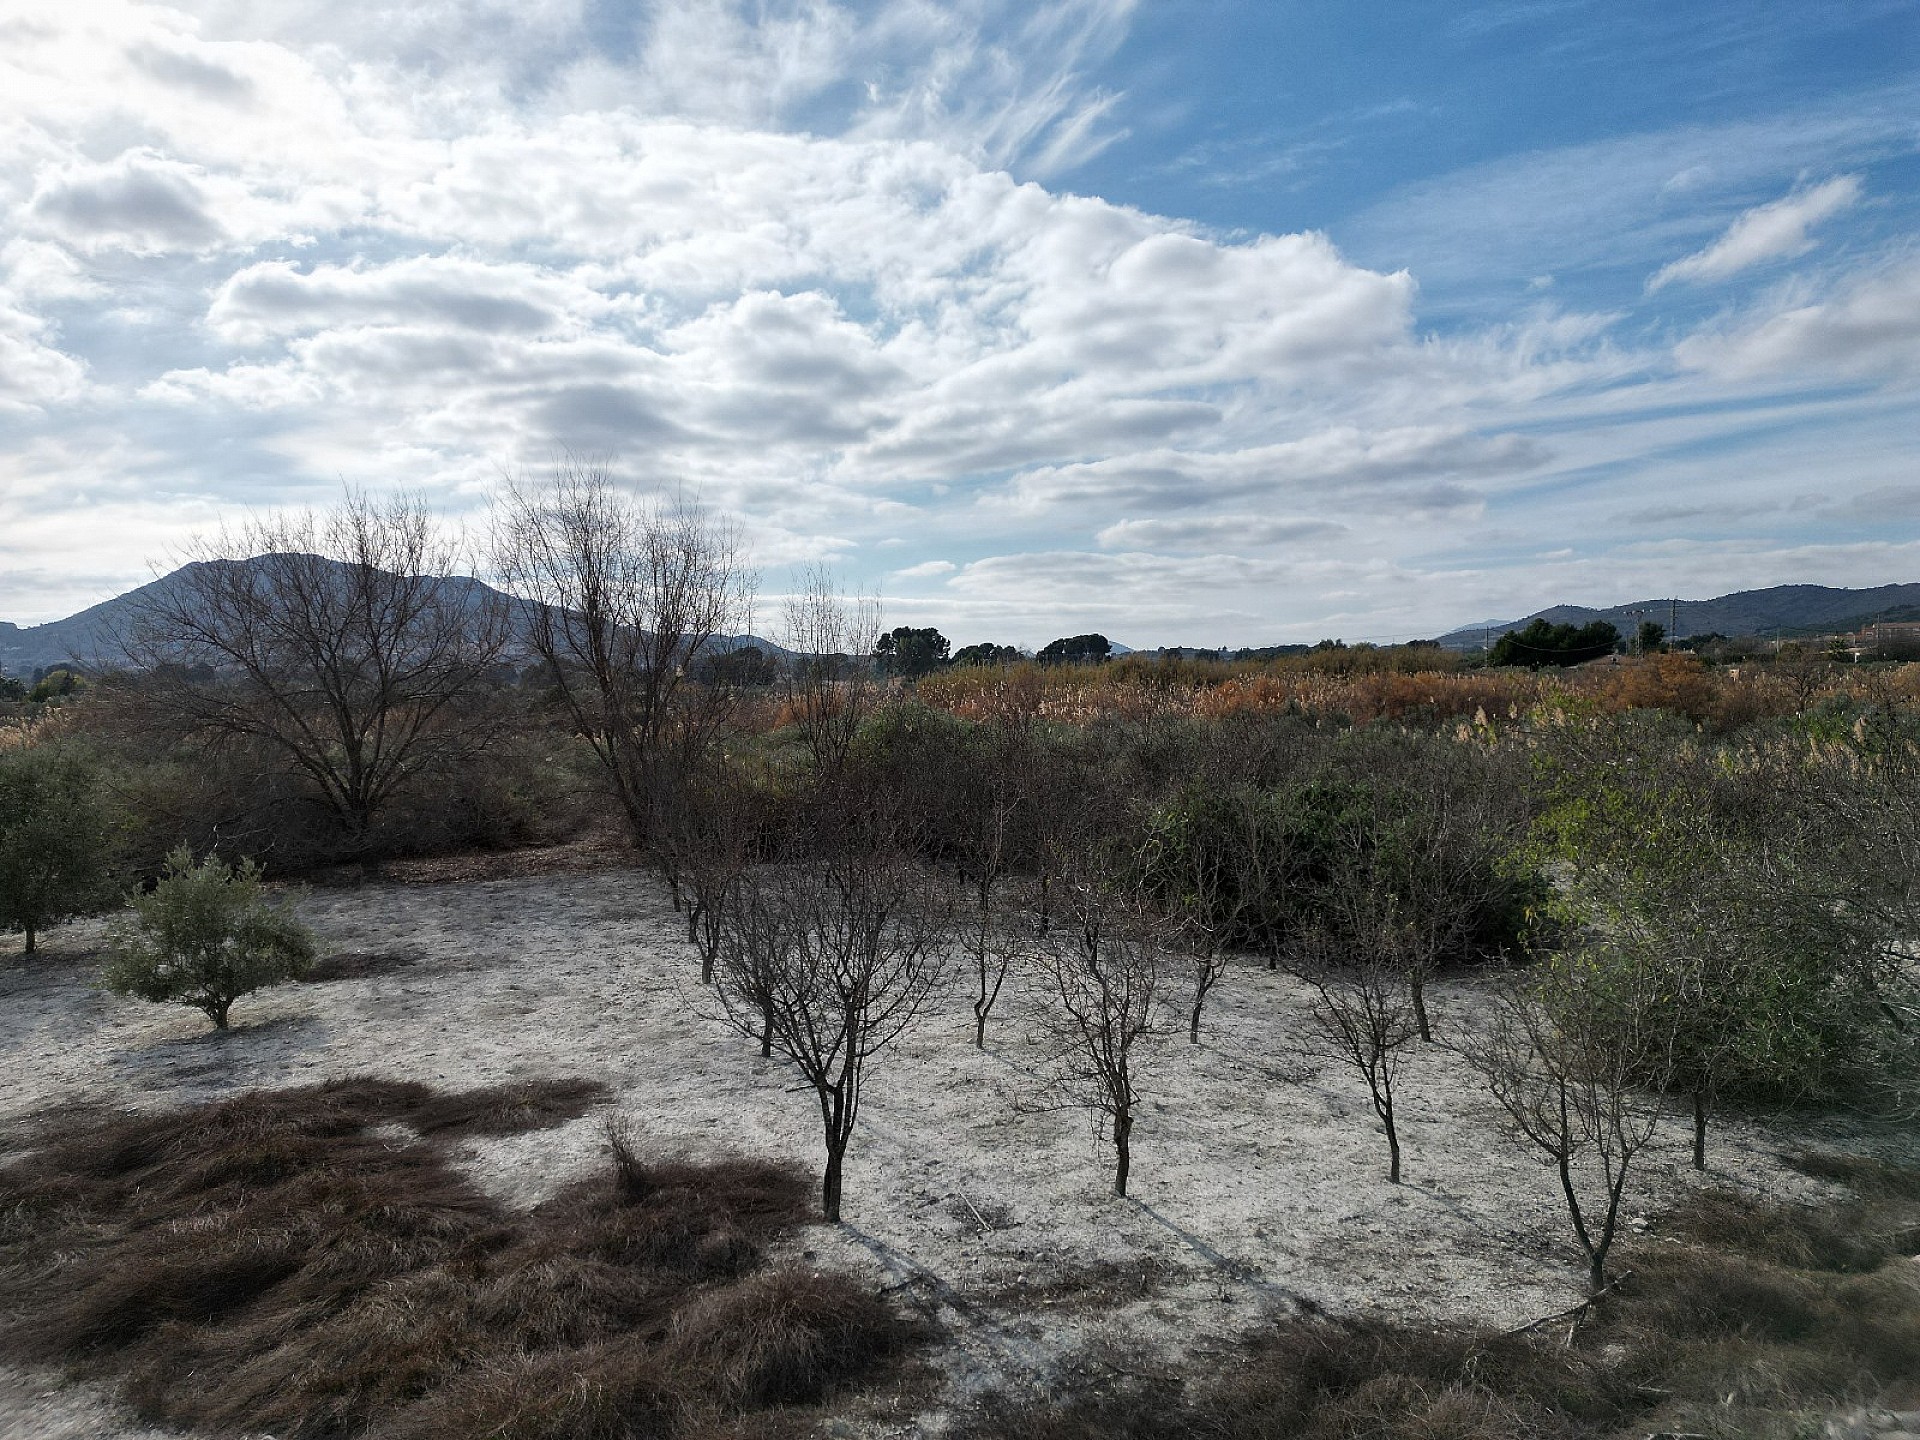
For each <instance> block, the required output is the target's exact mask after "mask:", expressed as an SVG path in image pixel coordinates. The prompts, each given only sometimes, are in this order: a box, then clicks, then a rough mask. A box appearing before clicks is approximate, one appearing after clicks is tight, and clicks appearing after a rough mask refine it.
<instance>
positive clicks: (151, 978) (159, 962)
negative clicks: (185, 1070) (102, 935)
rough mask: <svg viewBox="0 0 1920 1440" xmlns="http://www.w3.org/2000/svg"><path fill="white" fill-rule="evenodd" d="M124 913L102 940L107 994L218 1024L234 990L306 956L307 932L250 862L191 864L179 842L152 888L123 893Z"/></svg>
mask: <svg viewBox="0 0 1920 1440" xmlns="http://www.w3.org/2000/svg"><path fill="white" fill-rule="evenodd" d="M127 903H128V906H129V908H130V911H131V914H130V915H129V916H128V917H127V918H126V919H125V920H123V921H121V922H120V923H119V924H118V925H116V926H115V927H114V930H113V932H112V934H111V936H110V938H109V941H108V955H109V960H108V964H107V969H106V973H105V975H104V977H103V983H104V984H105V985H106V988H107V989H108V990H111V991H112V992H113V993H115V994H116V995H132V996H135V997H137V998H139V999H141V1000H152V1001H155V1002H159V1003H174V1004H180V1005H191V1006H192V1007H193V1008H194V1009H196V1010H199V1011H201V1012H202V1013H204V1014H205V1015H206V1017H207V1018H208V1019H209V1020H211V1021H212V1022H213V1023H214V1026H215V1028H217V1029H220V1030H225V1029H226V1028H227V1012H228V1011H229V1010H231V1009H232V1008H233V1002H234V1001H235V1000H237V999H239V998H240V997H241V996H242V995H251V994H252V993H253V992H254V991H256V990H258V989H261V988H262V987H264V986H267V985H275V984H279V983H280V982H281V981H283V980H297V979H299V978H300V977H301V976H302V975H304V974H305V973H306V972H307V969H308V968H309V967H310V966H311V965H312V963H313V952H314V944H313V936H312V934H311V932H309V931H308V930H307V928H306V927H305V926H304V925H302V924H301V923H300V922H299V921H298V920H296V919H295V918H294V917H293V915H292V913H291V912H290V910H289V908H288V907H287V906H286V905H285V904H284V903H281V904H275V903H273V902H271V901H269V900H268V899H267V898H266V896H265V894H264V893H263V892H262V889H261V883H260V867H259V866H258V865H257V864H256V863H254V862H253V861H251V860H242V861H241V862H240V863H239V865H238V866H228V865H227V864H226V863H225V862H224V861H221V860H219V859H217V858H216V857H214V856H211V855H209V856H207V857H206V858H205V859H204V860H201V861H199V862H197V863H196V862H195V860H194V858H193V855H192V853H191V852H190V851H189V850H187V848H186V847H185V846H181V847H180V848H179V849H177V850H175V851H174V852H173V853H172V854H171V855H169V856H168V857H167V867H166V871H165V873H164V874H163V875H162V876H161V877H160V881H159V883H158V884H157V885H155V886H154V888H153V889H152V890H151V891H148V892H145V893H142V892H139V891H136V892H135V893H134V894H133V895H132V896H130V897H129V898H128V901H127Z"/></svg>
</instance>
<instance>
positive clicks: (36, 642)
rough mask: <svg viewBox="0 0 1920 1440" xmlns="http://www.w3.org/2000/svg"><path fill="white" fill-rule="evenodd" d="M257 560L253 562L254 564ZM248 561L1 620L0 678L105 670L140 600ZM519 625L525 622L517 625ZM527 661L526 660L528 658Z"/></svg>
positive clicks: (486, 596) (465, 597)
mask: <svg viewBox="0 0 1920 1440" xmlns="http://www.w3.org/2000/svg"><path fill="white" fill-rule="evenodd" d="M260 558H262V557H258V556H256V557H253V559H254V560H257V559H260ZM252 563H253V560H211V561H209V560H195V561H190V562H189V563H188V564H186V565H182V566H181V567H179V569H177V570H171V571H169V572H168V573H167V574H165V575H162V576H160V577H159V578H158V579H155V580H149V581H148V582H147V583H146V584H144V585H138V586H135V587H134V588H133V589H131V590H128V591H126V592H125V593H124V594H120V595H115V596H113V597H112V598H111V599H107V600H102V601H100V602H99V603H98V604H95V605H89V606H88V607H87V608H86V609H84V610H78V611H75V612H74V613H73V614H71V615H69V616H67V617H65V618H64V619H61V620H49V621H47V622H46V623H45V624H41V625H16V624H14V623H12V622H11V621H7V620H0V674H4V675H12V676H16V677H24V676H27V675H30V674H32V673H33V672H34V671H35V670H44V669H52V668H54V667H56V666H61V665H73V666H76V667H78V668H80V669H83V670H94V669H100V668H104V667H110V666H111V665H112V664H113V662H114V661H115V660H116V659H117V657H119V656H120V655H121V654H123V653H124V651H123V649H122V647H121V644H120V641H119V636H120V635H121V634H122V633H123V631H124V629H125V627H126V626H127V624H128V622H129V621H130V620H131V619H132V617H133V616H134V614H135V613H136V612H137V610H138V607H139V606H140V604H141V603H142V601H143V599H144V598H146V597H148V596H151V595H154V594H155V593H156V592H160V591H162V590H163V589H164V588H165V587H170V586H177V585H179V584H180V583H182V582H181V577H182V576H183V575H186V574H187V573H189V572H190V571H191V570H192V569H193V568H194V567H195V566H198V565H209V564H211V565H247V564H252ZM433 578H434V579H435V580H436V582H437V583H438V584H440V585H443V586H447V587H450V588H453V589H454V590H455V591H456V592H457V593H458V595H459V597H460V599H461V602H462V603H463V604H468V605H480V604H486V603H490V602H492V603H499V604H502V605H505V606H506V607H507V610H508V612H509V613H510V614H517V615H524V614H525V613H526V612H527V611H528V610H529V609H530V608H531V607H532V605H533V602H532V601H529V600H524V599H522V598H520V597H519V596H517V595H509V594H508V593H507V592H506V591H504V590H496V589H495V588H494V587H493V586H491V585H489V584H487V583H486V581H484V580H480V579H477V578H475V577H474V576H471V575H442V576H435V577H433ZM522 623H524V622H522ZM709 645H710V647H711V648H712V649H715V650H720V651H723V652H724V651H728V650H737V649H740V648H742V647H743V646H746V645H757V646H759V647H760V648H761V649H763V650H765V651H767V652H768V653H769V654H771V655H774V656H784V655H786V654H787V653H788V652H787V651H786V650H785V649H783V648H782V647H781V646H779V645H776V644H774V643H773V642H772V641H771V640H764V639H761V638H760V637H759V636H756V635H750V634H749V635H716V636H714V637H713V639H712V640H711V641H710V642H709ZM527 658H530V657H527Z"/></svg>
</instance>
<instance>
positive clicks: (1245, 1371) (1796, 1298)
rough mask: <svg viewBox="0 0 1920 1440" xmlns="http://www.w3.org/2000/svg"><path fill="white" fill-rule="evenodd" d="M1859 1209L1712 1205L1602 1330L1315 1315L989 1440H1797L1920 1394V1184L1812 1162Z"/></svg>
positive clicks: (1001, 1413)
mask: <svg viewBox="0 0 1920 1440" xmlns="http://www.w3.org/2000/svg"><path fill="white" fill-rule="evenodd" d="M1798 1163H1800V1164H1801V1167H1802V1168H1803V1169H1807V1170H1808V1171H1809V1172H1811V1173H1818V1174H1822V1175H1824V1176H1826V1177H1827V1178H1831V1179H1836V1180H1841V1181H1843V1182H1845V1183H1847V1184H1849V1185H1851V1186H1852V1187H1853V1188H1854V1190H1855V1198H1853V1199H1851V1200H1848V1201H1846V1202H1843V1203H1841V1204H1839V1205H1836V1206H1831V1207H1825V1208H1819V1207H1810V1206H1780V1207H1776V1206H1768V1205H1763V1204H1760V1203H1758V1202H1756V1201H1753V1200H1751V1199H1749V1198H1745V1197H1741V1196H1737V1195H1732V1194H1727V1193H1709V1194H1703V1195H1700V1196H1697V1197H1694V1198H1693V1199H1691V1200H1689V1201H1688V1202H1687V1203H1685V1204H1684V1205H1682V1206H1681V1207H1679V1208H1678V1209H1677V1210H1675V1211H1674V1212H1673V1213H1671V1214H1670V1215H1668V1216H1667V1217H1665V1218H1664V1220H1663V1222H1662V1224H1661V1226H1660V1227H1659V1232H1658V1233H1657V1234H1656V1235H1654V1236H1652V1237H1649V1238H1647V1239H1645V1240H1642V1241H1640V1242H1638V1243H1636V1244H1635V1245H1634V1246H1633V1247H1631V1249H1630V1251H1629V1253H1628V1254H1627V1256H1626V1257H1625V1265H1626V1266H1627V1267H1630V1268H1631V1269H1632V1271H1633V1276H1632V1278H1631V1279H1630V1280H1629V1281H1627V1282H1626V1283H1625V1284H1623V1285H1622V1286H1621V1287H1620V1289H1619V1290H1618V1291H1617V1292H1616V1293H1614V1294H1612V1295H1609V1296H1607V1297H1605V1298H1604V1299H1603V1300H1602V1301H1601V1302H1600V1303H1599V1304H1598V1305H1597V1306H1596V1307H1595V1308H1594V1310H1593V1311H1592V1312H1591V1313H1589V1314H1588V1315H1586V1316H1584V1317H1579V1323H1578V1324H1577V1325H1576V1324H1575V1322H1574V1320H1572V1319H1568V1320H1562V1321H1560V1322H1558V1323H1557V1324H1554V1325H1550V1326H1542V1327H1540V1329H1538V1330H1537V1331H1534V1332H1531V1333H1527V1334H1522V1335H1512V1334H1505V1335H1502V1334H1490V1333H1483V1332H1472V1331H1468V1330H1463V1329H1456V1330H1430V1329H1422V1328H1418V1327H1414V1326H1407V1325H1397V1324H1392V1323H1388V1322H1384V1321H1353V1320H1332V1319H1327V1318H1321V1317H1313V1316H1307V1317H1301V1318H1298V1319H1293V1320H1288V1321H1286V1322H1283V1323H1281V1324H1279V1325H1277V1326H1276V1327H1274V1328H1273V1329H1272V1330H1270V1331H1268V1332H1267V1333H1265V1334H1263V1335H1260V1336H1257V1337H1255V1338H1254V1339H1252V1340H1251V1341H1250V1342H1248V1344H1247V1345H1246V1347H1245V1348H1244V1350H1243V1352H1242V1353H1241V1354H1240V1355H1238V1356H1237V1357H1235V1358H1234V1359H1233V1360H1232V1361H1231V1362H1229V1363H1228V1364H1226V1365H1225V1366H1224V1367H1223V1368H1222V1369H1221V1370H1220V1371H1219V1373H1218V1374H1216V1375H1213V1376H1210V1377H1206V1378H1196V1379H1192V1380H1186V1379H1183V1378H1181V1377H1174V1376H1166V1375H1161V1376H1153V1375H1151V1374H1143V1373H1142V1372H1143V1371H1150V1370H1151V1368H1152V1367H1150V1366H1139V1365H1124V1364H1123V1365H1115V1364H1112V1363H1110V1362H1107V1361H1103V1360H1101V1359H1100V1358H1099V1357H1095V1358H1094V1359H1093V1360H1092V1361H1091V1362H1090V1363H1089V1364H1087V1365H1086V1366H1085V1367H1084V1368H1083V1369H1082V1370H1081V1371H1080V1373H1079V1374H1078V1375H1077V1376H1075V1377H1074V1378H1073V1379H1072V1381H1071V1382H1070V1383H1069V1384H1068V1385H1066V1386H1065V1387H1064V1393H1063V1394H1057V1395H1051V1396H1041V1395H1028V1396H1009V1395H1004V1394H1003V1395H998V1396H994V1397H990V1398H989V1399H988V1400H986V1401H985V1402H983V1404H982V1405H981V1406H980V1407H979V1410H978V1412H977V1413H976V1414H975V1415H974V1416H973V1417H972V1418H971V1420H970V1422H969V1423H968V1425H967V1426H965V1427H964V1428H963V1432H962V1433H963V1435H964V1436H966V1437H968V1440H989V1437H991V1440H1096V1437H1099V1440H1175V1437H1179V1440H1362V1437H1366V1440H1549V1437H1559V1440H1613V1437H1641V1436H1645V1435H1648V1434H1675V1435H1694V1436H1701V1437H1714V1440H1733V1437H1743V1440H1749V1437H1750V1440H1773V1437H1778V1440H1787V1437H1804V1436H1808V1435H1818V1434H1821V1433H1823V1430H1822V1417H1823V1416H1825V1415H1827V1414H1830V1413H1832V1412H1834V1411H1836V1410H1840V1409H1844V1408H1847V1407H1851V1406H1855V1405H1862V1404H1873V1403H1881V1402H1887V1401H1892V1402H1895V1403H1907V1402H1909V1401H1911V1400H1912V1399H1913V1398H1915V1396H1916V1395H1920V1264H1917V1263H1916V1261H1915V1260H1914V1259H1913V1258H1912V1255H1913V1251H1914V1249H1916V1248H1920V1172H1915V1171H1911V1170H1902V1169H1900V1168H1898V1167H1894V1166H1888V1165H1885V1164H1881V1163H1878V1162H1873V1161H1862V1160H1856V1159H1852V1158H1848V1157H1838V1156H1804V1157H1798Z"/></svg>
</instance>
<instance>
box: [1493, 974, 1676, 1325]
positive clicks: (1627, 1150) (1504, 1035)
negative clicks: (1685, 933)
mask: <svg viewBox="0 0 1920 1440" xmlns="http://www.w3.org/2000/svg"><path fill="white" fill-rule="evenodd" d="M1653 996H1654V986H1653V985H1651V984H1649V985H1645V986H1643V987H1641V989H1640V990H1639V992H1638V993H1637V994H1635V995H1628V996H1622V995H1620V994H1618V993H1615V994H1603V993H1602V992H1601V989H1600V988H1599V987H1597V986H1596V985H1595V984H1594V980H1593V975H1592V973H1591V971H1590V969H1589V968H1588V967H1587V966H1586V965H1584V964H1583V962H1582V959H1581V957H1580V956H1579V955H1578V954H1577V953H1576V954H1567V955H1561V956H1556V957H1554V958H1553V959H1552V960H1550V961H1548V962H1546V963H1545V964H1544V965H1543V966H1542V967H1540V969H1539V970H1538V971H1537V972H1536V973H1535V974H1533V975H1531V976H1529V977H1528V978H1527V979H1526V980H1524V981H1520V982H1517V983H1514V984H1512V985H1509V986H1508V987H1507V988H1505V989H1504V990H1502V991H1500V992H1498V993H1497V994H1496V996H1495V998H1494V1002H1493V1007H1492V1016H1491V1019H1490V1022H1489V1023H1488V1024H1487V1025H1486V1026H1485V1028H1484V1029H1482V1030H1481V1031H1480V1032H1478V1033H1476V1034H1474V1035H1472V1036H1470V1037H1468V1038H1467V1039H1466V1040H1465V1041H1464V1043H1463V1044H1462V1045H1461V1046H1460V1049H1461V1053H1462V1054H1463V1055H1464V1056H1465V1057H1466V1059H1467V1061H1468V1063H1469V1064H1471V1065H1472V1066H1473V1067H1474V1068H1475V1069H1476V1070H1478V1071H1479V1072H1480V1074H1481V1076H1482V1077H1483V1078H1484V1079H1485V1081H1486V1083H1487V1086H1488V1088H1489V1089H1490V1090H1491V1091H1492V1092H1493V1097H1494V1099H1495V1100H1496V1101H1498V1102H1499V1104H1500V1107H1501V1109H1502V1110H1503V1111H1504V1112H1505V1114H1506V1117H1507V1119H1508V1121H1509V1123H1510V1132H1509V1133H1510V1134H1511V1135H1512V1137H1513V1139H1514V1141H1515V1142H1516V1143H1517V1144H1519V1145H1521V1146H1523V1147H1525V1148H1527V1149H1531V1150H1533V1151H1534V1152H1536V1153H1537V1154H1539V1155H1540V1156H1541V1157H1542V1158H1544V1159H1545V1160H1546V1161H1547V1162H1548V1163H1550V1164H1551V1165H1552V1166H1553V1167H1554V1172H1555V1174H1556V1176H1557V1177H1558V1179H1559V1182H1560V1194H1561V1198H1562V1199H1563V1200H1564V1202H1565V1204H1566V1209H1567V1218H1568V1220H1569V1221H1570V1222H1571V1224H1572V1226H1573V1232H1574V1236H1575V1238H1576V1239H1577V1240H1578V1241H1579V1244H1580V1248H1581V1251H1582V1253H1583V1254H1584V1256H1585V1257H1586V1261H1587V1279H1588V1283H1589V1286H1590V1287H1591V1290H1592V1292H1593V1293H1595V1294H1598V1293H1599V1292H1600V1291H1602V1290H1604V1289H1605V1288H1606V1287H1607V1283H1608V1281H1607V1257H1608V1256H1609V1254H1610V1253H1611V1252H1612V1249H1613V1244H1614V1240H1615V1238H1616V1236H1617V1235H1618V1233H1619V1227H1620V1207H1621V1200H1622V1197H1623V1196H1624V1195H1625V1192H1626V1187H1627V1178H1628V1175H1629V1173H1630V1172H1631V1170H1632V1168H1633V1164H1634V1161H1635V1160H1636V1159H1637V1158H1638V1157H1639V1155H1640V1152H1641V1151H1642V1150H1644V1149H1645V1148H1646V1146H1647V1144H1648V1143H1649V1142H1650V1141H1651V1140H1652V1138H1653V1135H1654V1131H1655V1130H1656V1128H1657V1127H1658V1125H1659V1121H1660V1105H1659V1102H1658V1097H1657V1096H1656V1095H1651V1094H1649V1093H1647V1091H1646V1090H1645V1089H1643V1088H1642V1086H1643V1083H1644V1082H1646V1081H1648V1080H1651V1081H1653V1082H1654V1088H1655V1089H1656V1090H1657V1089H1658V1088H1659V1084H1658V1082H1659V1079H1660V1077H1659V1076H1658V1075H1652V1076H1650V1075H1649V1074H1648V1066H1649V1064H1650V1063H1651V1062H1652V1059H1653V1057H1654V1056H1656V1055H1657V1054H1658V1053H1659V1049H1660V1044H1661V1038H1660V1037H1661V1031H1662V1027H1661V1024H1660V1021H1661V1018H1662V1017H1661V1015H1660V1013H1659V1011H1658V1007H1657V1006H1655V1005H1654V1004H1652V1003H1651V1002H1652V1000H1653Z"/></svg>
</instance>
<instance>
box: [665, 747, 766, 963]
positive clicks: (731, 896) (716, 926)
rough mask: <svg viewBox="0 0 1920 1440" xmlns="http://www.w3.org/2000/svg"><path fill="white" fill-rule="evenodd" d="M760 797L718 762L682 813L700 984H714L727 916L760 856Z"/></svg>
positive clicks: (681, 835)
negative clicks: (757, 808) (757, 833)
mask: <svg viewBox="0 0 1920 1440" xmlns="http://www.w3.org/2000/svg"><path fill="white" fill-rule="evenodd" d="M753 810H754V797H753V795H752V794H751V793H750V792H749V791H748V789H747V787H746V783H745V781H744V780H743V779H742V778H741V777H739V776H737V775H734V774H732V773H730V772H727V771H725V770H722V769H719V768H718V767H715V769H714V770H713V772H712V773H710V774H708V775H707V776H705V777H704V783H701V784H700V785H698V786H697V787H695V788H694V791H693V794H692V796H691V798H690V802H689V803H688V804H687V805H686V807H685V808H684V810H683V811H682V813H681V815H680V817H679V825H678V827H677V833H678V843H679V845H680V847H681V849H682V852H683V855H684V860H683V867H682V869H683V874H684V877H685V882H686V888H687V892H688V903H687V906H686V917H687V938H688V939H689V940H690V941H692V942H693V943H694V944H695V945H696V946H698V947H699V950H700V983H701V984H703V985H711V984H712V983H713V977H714V967H715V965H716V964H718V962H719V958H720V951H721V947H722V945H723V944H724V943H725V940H726V934H727V915H728V911H729V910H730V909H731V908H732V906H733V903H734V901H735V900H736V899H737V898H738V897H739V894H740V885H741V880H742V878H743V877H744V876H745V874H746V872H747V867H748V865H749V864H750V863H751V861H752V859H753V856H754V843H755V822H754V813H753Z"/></svg>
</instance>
